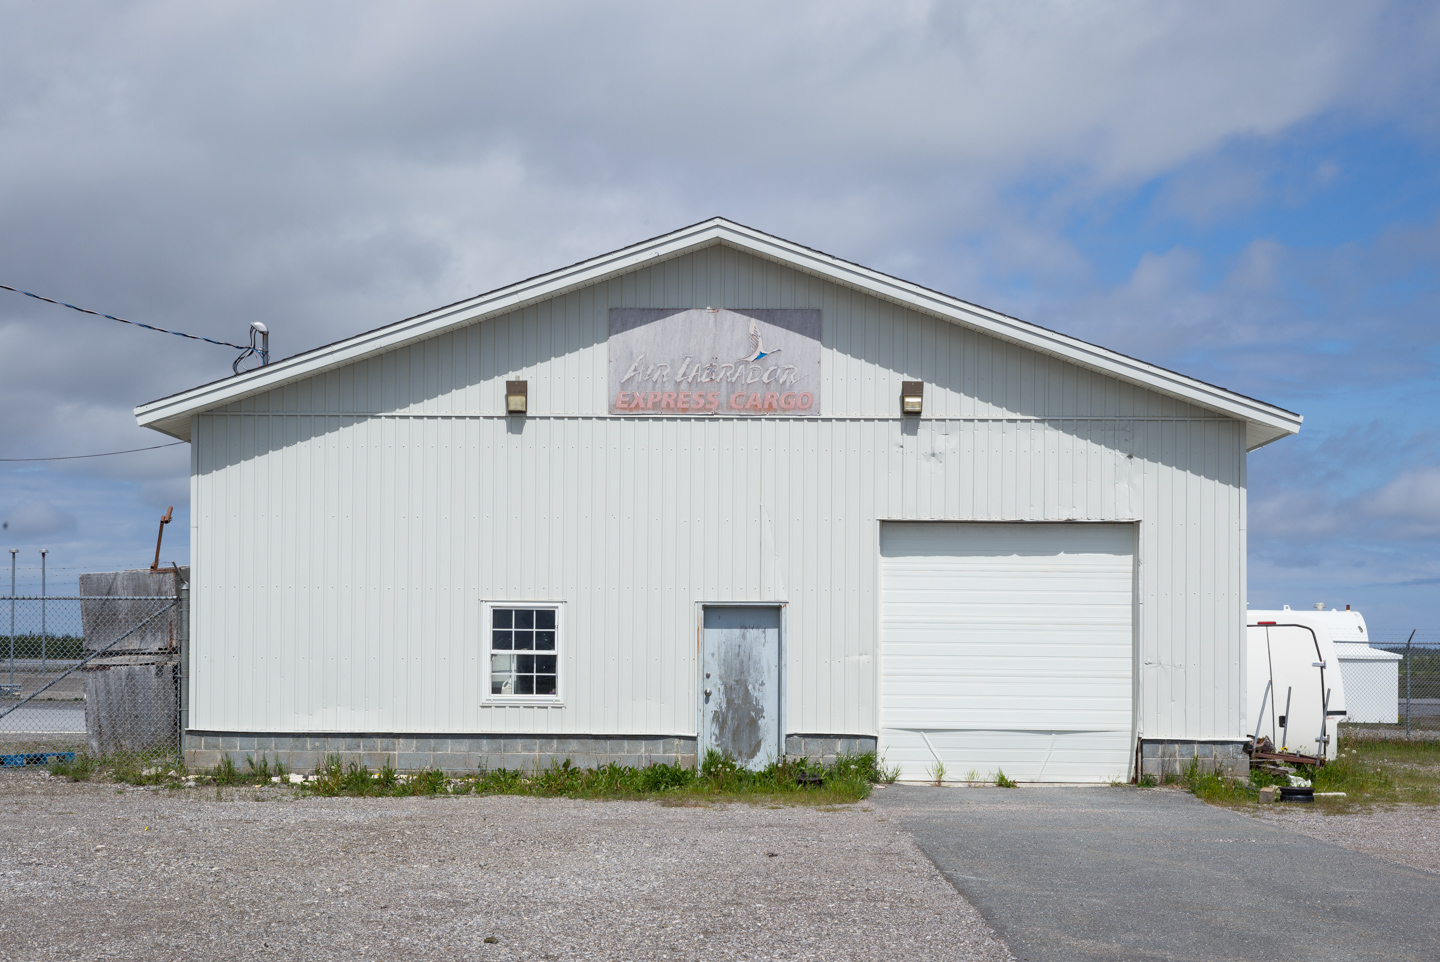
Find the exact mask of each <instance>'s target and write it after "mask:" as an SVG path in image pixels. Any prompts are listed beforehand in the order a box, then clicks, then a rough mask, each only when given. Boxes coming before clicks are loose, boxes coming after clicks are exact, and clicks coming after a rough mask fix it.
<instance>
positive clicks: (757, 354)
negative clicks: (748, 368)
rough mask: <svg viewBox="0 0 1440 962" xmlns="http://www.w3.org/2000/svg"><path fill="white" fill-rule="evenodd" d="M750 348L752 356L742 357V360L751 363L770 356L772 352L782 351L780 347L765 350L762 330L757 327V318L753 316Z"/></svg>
mask: <svg viewBox="0 0 1440 962" xmlns="http://www.w3.org/2000/svg"><path fill="white" fill-rule="evenodd" d="M750 348H751V350H750V356H749V357H742V358H740V360H742V361H745V362H746V363H749V364H753V363H754V362H756V361H758V360H760V359H761V358H762V357H769V356H770V355H771V354H779V353H780V348H778V347H777V348H776V349H775V350H773V351H767V350H765V345H764V343H762V342H761V340H760V331H759V329H758V328H756V326H755V318H753V317H752V318H750Z"/></svg>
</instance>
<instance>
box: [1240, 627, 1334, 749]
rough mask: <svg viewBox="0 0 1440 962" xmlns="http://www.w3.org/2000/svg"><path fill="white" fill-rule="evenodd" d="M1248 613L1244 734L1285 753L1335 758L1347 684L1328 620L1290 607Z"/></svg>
mask: <svg viewBox="0 0 1440 962" xmlns="http://www.w3.org/2000/svg"><path fill="white" fill-rule="evenodd" d="M1247 615H1248V617H1247V621H1246V625H1247V627H1246V631H1245V660H1246V673H1247V674H1246V679H1247V685H1246V705H1247V715H1248V716H1249V719H1248V727H1247V731H1248V733H1249V734H1251V735H1254V736H1255V737H1256V739H1257V740H1258V739H1260V738H1269V739H1270V741H1271V742H1273V743H1274V745H1275V746H1276V747H1277V748H1279V749H1281V750H1284V751H1290V752H1294V753H1296V754H1299V755H1315V756H1323V757H1325V758H1327V759H1333V758H1334V757H1335V752H1336V742H1337V739H1336V737H1335V723H1336V722H1337V721H1338V720H1339V719H1340V718H1341V717H1343V716H1344V715H1345V683H1344V680H1343V679H1342V678H1341V675H1340V661H1339V658H1338V656H1337V655H1336V652H1335V642H1334V641H1333V640H1332V638H1331V637H1330V624H1329V619H1328V618H1326V617H1323V616H1322V613H1321V612H1318V611H1292V610H1290V609H1289V608H1285V609H1282V610H1280V611H1251V612H1248V613H1247Z"/></svg>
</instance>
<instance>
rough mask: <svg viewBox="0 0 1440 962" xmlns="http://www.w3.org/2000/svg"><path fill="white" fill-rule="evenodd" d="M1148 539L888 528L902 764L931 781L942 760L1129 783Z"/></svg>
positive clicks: (1075, 528)
mask: <svg viewBox="0 0 1440 962" xmlns="http://www.w3.org/2000/svg"><path fill="white" fill-rule="evenodd" d="M1133 543H1134V534H1133V529H1132V527H1131V526H1130V525H1108V524H1097V525H1075V524H1068V525H1051V524H954V523H933V524H903V523H901V524H886V525H885V526H884V529H883V530H882V532H881V554H882V558H881V579H882V586H881V588H882V592H881V594H882V598H881V639H882V641H881V726H880V727H881V746H882V749H883V750H884V752H885V755H886V760H887V762H888V763H889V764H892V765H899V766H900V767H901V773H902V777H904V778H917V779H918V778H926V777H928V774H927V772H928V771H929V770H930V769H931V768H932V767H933V766H934V764H935V762H936V758H937V755H938V756H939V758H940V759H941V760H942V761H943V762H944V764H945V767H946V769H947V771H948V772H950V774H951V775H952V776H953V775H955V774H956V773H957V772H959V773H961V774H963V773H964V772H966V771H969V770H970V769H971V768H973V767H977V766H979V767H981V768H984V766H987V765H988V766H994V767H997V768H998V767H1003V768H1004V770H1005V771H1006V773H1007V774H1008V775H1010V776H1011V777H1014V778H1020V779H1023V780H1061V781H1107V780H1109V779H1111V778H1115V777H1117V774H1118V775H1121V776H1123V775H1124V774H1125V773H1126V772H1127V771H1128V769H1129V765H1130V754H1131V735H1132V717H1133V708H1132V700H1133V696H1132V672H1133V655H1132V650H1133V640H1132V632H1133V629H1132V625H1133V606H1134V600H1133V598H1134V594H1133V582H1134V563H1133V550H1134V549H1133ZM921 732H923V733H924V735H923V736H922V735H921V734H920V733H921ZM986 770H987V771H988V769H986ZM982 774H983V772H982ZM947 777H950V776H947Z"/></svg>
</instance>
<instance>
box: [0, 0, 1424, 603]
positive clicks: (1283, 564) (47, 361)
mask: <svg viewBox="0 0 1440 962" xmlns="http://www.w3.org/2000/svg"><path fill="white" fill-rule="evenodd" d="M0 10H3V15H4V22H5V30H4V31H3V32H0V224H3V230H0V283H4V284H9V285H12V286H15V287H20V288H24V289H26V290H31V291H36V292H38V293H43V294H48V295H50V296H52V297H57V298H60V299H62V300H68V301H70V302H72V303H76V304H81V305H85V306H87V307H93V308H96V309H99V310H102V311H106V312H109V313H113V314H118V315H120V316H122V317H129V318H133V319H135V320H140V321H145V322H148V323H151V324H156V325H159V326H162V327H173V328H177V329H179V330H184V331H190V332H194V333H197V334H204V335H208V336H211V337H215V338H218V339H220V340H226V341H240V340H242V339H243V338H244V332H245V328H246V325H247V324H249V322H250V321H252V320H262V321H264V322H265V323H266V324H268V325H269V326H270V328H271V330H272V331H273V332H274V333H273V335H272V343H273V347H274V348H275V349H276V352H277V354H280V355H288V354H291V353H294V352H297V351H301V350H304V349H307V348H309V347H312V346H315V345H317V344H320V343H324V342H326V341H329V340H333V339H335V338H338V337H342V336H345V335H347V334H350V333H353V332H357V331H360V330H364V329H368V328H371V327H375V326H378V325H380V324H384V323H386V322H389V321H393V320H396V319H399V318H402V317H405V316H408V315H411V314H415V313H418V312H420V311H423V310H425V309H427V308H431V307H434V306H437V305H440V304H445V303H449V302H452V301H455V300H457V299H460V298H462V297H465V296H467V295H471V294H474V293H478V292H480V291H483V290H487V289H489V288H492V287H496V286H498V285H501V284H504V283H507V282H509V281H513V280H516V279H519V278H522V277H526V276H529V275H532V274H535V273H538V272H541V271H544V270H547V269H550V268H553V267H557V266H560V265H563V264H567V263H570V262H572V261H575V260H577V259H579V258H582V257H585V256H588V255H592V254H595V253H598V252H601V251H605V250H610V249H613V248H615V247H618V246H622V245H624V244H627V243H630V242H633V241H636V240H639V239H642V238H645V237H648V236H651V235H654V234H656V233H660V232H663V231H666V230H669V229H672V228H675V227H679V226H682V225H684V224H688V223H692V222H694V221H697V220H700V219H702V218H704V217H707V216H710V215H714V214H723V215H725V216H727V217H730V218H732V219H734V220H738V221H740V222H742V223H746V224H750V225H753V226H755V227H759V228H761V229H762V230H766V231H770V232H772V233H775V234H779V235H780V236H782V237H786V238H790V239H792V240H795V241H799V242H801V243H804V244H808V245H811V246H814V247H818V248H820V249H821V250H824V251H827V252H830V253H833V254H836V255H839V256H842V257H845V258H849V259H852V260H856V261H860V262H863V263H865V264H868V265H871V266H874V267H876V268H879V269H882V270H886V271H889V272H891V273H895V274H899V275H900V276H903V277H905V278H908V279H911V280H915V281H918V282H920V283H922V284H925V285H927V286H930V287H934V288H938V289H941V290H944V291H947V292H949V293H953V294H955V295H957V296H959V297H962V298H965V299H968V300H971V301H975V302H977V303H980V304H984V305H986V306H988V307H993V308H996V309H999V310H1002V311H1005V312H1006V313H1009V314H1013V315H1017V316H1020V317H1023V318H1026V319H1028V320H1032V321H1035V322H1037V323H1040V324H1043V325H1045V326H1047V327H1051V328H1055V329H1058V330H1061V331H1065V332H1067V333H1070V334H1074V335H1076V336H1079V337H1083V338H1086V339H1088V340H1092V341H1095V342H1098V343H1100V344H1103V345H1106V346H1107V347H1112V348H1115V349H1117V350H1120V351H1123V352H1125V353H1128V354H1133V355H1138V356H1140V357H1144V358H1146V359H1147V360H1152V361H1155V362H1157V363H1160V364H1163V365H1165V366H1168V367H1172V368H1174V369H1177V370H1180V371H1183V372H1185V373H1187V374H1191V375H1194V376H1196V377H1199V378H1203V379H1205V380H1208V381H1212V382H1215V383H1218V384H1222V385H1225V386H1227V387H1230V388H1232V389H1235V390H1237V391H1240V392H1243V393H1245V394H1249V395H1253V396H1256V397H1260V398H1263V399H1265V400H1268V401H1271V402H1273V403H1276V404H1279V405H1281V406H1283V407H1286V408H1290V409H1292V410H1295V411H1299V412H1301V413H1302V414H1304V415H1305V417H1306V421H1305V428H1304V430H1303V431H1302V433H1301V434H1300V435H1299V436H1298V437H1295V438H1290V439H1286V440H1284V441H1281V442H1278V443H1276V444H1274V445H1272V446H1270V447H1267V448H1265V449H1262V450H1261V451H1258V452H1256V453H1255V454H1253V455H1251V459H1250V507H1251V537H1250V556H1251V557H1250V562H1251V566H1250V579H1251V581H1250V597H1251V601H1252V606H1255V607H1261V606H1270V605H1278V604H1282V603H1288V604H1291V605H1296V606H1299V605H1308V604H1310V603H1311V602H1314V601H1326V602H1328V603H1330V604H1332V605H1333V604H1345V603H1351V604H1354V605H1356V606H1357V607H1360V608H1362V609H1363V610H1364V611H1365V612H1366V614H1367V617H1368V618H1369V619H1370V622H1371V624H1372V626H1374V627H1377V628H1381V629H1390V630H1399V629H1401V628H1408V627H1413V626H1419V627H1422V628H1440V550H1437V544H1440V541H1437V539H1440V429H1437V424H1436V412H1437V411H1440V379H1437V372H1440V325H1437V321H1436V309H1437V306H1440V273H1437V268H1440V164H1437V159H1440V96H1437V94H1440V8H1437V7H1435V6H1433V5H1425V4H1410V5H1404V4H1385V3H1365V2H1358V0H1347V2H1344V3H1333V4H1327V3H1316V2H1304V3H1267V4H1255V3H1251V2H1245V3H1233V4H1227V3H1207V4H1196V3H1185V2H1175V3H1166V2H1146V3H1109V4H1107V3H1101V2H1085V3H1044V2H1036V3H1028V4H1014V3H1004V2H996V3H984V2H978V3H969V4H954V5H944V4H932V3H919V2H915V3H902V2H896V0H889V2H883V3H850V2H843V0H827V2H823V3H810V4H807V3H795V4H791V5H777V4H773V3H745V2H740V0H729V2H726V3H723V4H714V5H712V6H709V7H708V8H707V7H705V6H703V5H700V4H676V3H658V2H657V3H613V4H595V3H563V2H546V3H530V4H505V5H501V4H494V5H486V4H479V3H464V4H460V3H451V4H445V3H422V2H409V3H405V4H394V3H383V4H382V3H373V4H367V3H363V2H358V0H349V2H346V3H335V4H323V3H310V4H305V5H297V4H293V3H283V4H282V3H273V4H266V3H260V2H247V3H243V4H240V3H235V4H226V3H211V4H204V5H198V4H192V3H181V2H153V3H152V2H145V3H128V4H127V3H115V2H104V3H90V4H87V3H81V2H72V3H65V4H37V3H29V2H26V3H18V2H17V3H3V4H0ZM234 354H235V352H234V351H231V350H228V349H224V348H217V347H212V346H209V345H203V344H199V343H197V342H193V341H182V340H180V339H179V338H172V337H167V336H164V335H160V334H152V333H149V332H146V331H141V330H138V329H135V328H130V327H126V326H123V325H119V324H115V323H113V322H110V321H101V320H98V319H95V318H90V317H86V316H84V315H80V314H76V313H73V312H70V311H66V310H64V309H61V308H56V307H51V306H49V305H46V304H42V303H39V302H36V301H32V300H29V299H27V298H23V297H19V296H17V295H13V294H9V293H8V292H4V291H0V405H3V408H0V410H3V412H4V414H3V417H0V457H3V458H34V457H47V456H56V455H72V454H82V453H90V452H97V451H111V450H116V449H121V448H132V447H139V446H142V445H146V444H155V443H161V442H163V441H165V440H167V439H165V438H163V437H161V436H159V435H156V434H153V433H150V432H146V431H142V430H141V429H139V428H137V427H136V426H135V422H134V418H133V415H132V413H131V412H132V408H133V407H134V405H135V404H137V403H139V402H142V401H146V400H150V399H153V398H156V397H160V396H163V395H166V394H169V393H172V392H174V391H176V390H180V389H183V388H186V387H189V386H191V385H194V384H196V383H199V382H202V381H208V380H211V379H213V378H215V377H218V376H221V375H224V374H226V373H228V371H229V365H230V362H231V360H232V359H233V357H234ZM187 465H188V454H187V449H186V448H185V447H183V446H180V447H174V448H167V449H162V450H157V451H148V452H142V453H137V454H129V455H124V456H121V457H111V458H97V459H90V460H79V461H51V462H14V461H6V462H4V463H0V519H3V521H4V523H5V524H7V525H8V527H5V528H3V529H0V550H3V549H4V548H9V547H16V548H19V549H21V551H20V556H19V558H20V564H21V570H20V578H21V582H22V587H24V586H26V585H35V586H38V561H39V554H38V549H39V548H41V547H46V548H48V549H50V560H51V562H52V572H53V573H54V577H53V578H52V584H55V585H58V586H59V587H60V588H61V589H64V588H65V586H66V585H67V584H68V585H70V586H72V587H73V584H74V576H75V574H76V573H77V572H79V571H82V570H96V569H104V568H108V567H112V566H117V565H123V566H143V565H144V564H148V562H149V560H150V559H149V557H148V555H149V553H150V552H151V551H153V547H152V545H153V540H152V539H153V537H154V528H155V521H156V519H157V517H158V515H159V513H160V512H162V511H163V510H164V508H165V506H166V505H168V504H174V505H175V507H176V515H177V521H178V522H179V523H177V524H174V525H172V526H171V527H170V529H169V531H168V532H167V538H168V545H169V547H168V548H167V551H166V558H167V559H169V558H171V557H174V558H179V559H184V558H185V557H186V555H187V551H188V546H187V544H186V524H187V523H188V512H187V505H186V500H187V491H188V485H187V481H186V471H187ZM0 559H3V560H8V558H6V556H5V555H4V554H0Z"/></svg>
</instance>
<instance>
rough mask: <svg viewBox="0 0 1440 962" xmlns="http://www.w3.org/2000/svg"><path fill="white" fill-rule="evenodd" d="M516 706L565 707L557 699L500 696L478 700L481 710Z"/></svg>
mask: <svg viewBox="0 0 1440 962" xmlns="http://www.w3.org/2000/svg"><path fill="white" fill-rule="evenodd" d="M516 705H518V706H520V707H528V708H564V707H565V703H564V702H563V701H561V700H560V699H558V698H527V697H526V696H524V695H519V696H512V697H509V698H505V697H501V696H496V697H492V698H482V699H481V700H480V707H481V708H505V707H511V706H516Z"/></svg>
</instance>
